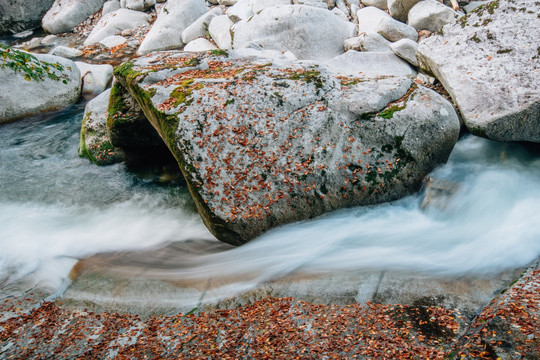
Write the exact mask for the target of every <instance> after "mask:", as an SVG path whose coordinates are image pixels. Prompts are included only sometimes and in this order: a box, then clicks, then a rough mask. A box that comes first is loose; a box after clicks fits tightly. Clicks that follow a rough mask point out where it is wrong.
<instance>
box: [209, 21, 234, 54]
mask: <svg viewBox="0 0 540 360" xmlns="http://www.w3.org/2000/svg"><path fill="white" fill-rule="evenodd" d="M232 25H233V22H232V21H231V20H230V19H229V17H228V16H227V15H220V16H216V17H214V18H213V19H212V20H211V21H210V25H208V32H209V33H210V36H211V37H212V39H213V40H214V42H215V43H216V45H217V46H218V47H219V48H220V49H223V50H228V49H230V48H231V46H232V39H231V26H232Z"/></svg>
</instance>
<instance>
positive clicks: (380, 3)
mask: <svg viewBox="0 0 540 360" xmlns="http://www.w3.org/2000/svg"><path fill="white" fill-rule="evenodd" d="M362 4H364V6H375V7H376V8H379V9H381V10H386V9H388V2H387V1H386V0H362Z"/></svg>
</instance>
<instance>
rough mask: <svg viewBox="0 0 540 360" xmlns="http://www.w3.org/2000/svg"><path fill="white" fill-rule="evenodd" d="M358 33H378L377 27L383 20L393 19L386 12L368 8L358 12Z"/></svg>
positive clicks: (372, 7)
mask: <svg viewBox="0 0 540 360" xmlns="http://www.w3.org/2000/svg"><path fill="white" fill-rule="evenodd" d="M356 16H357V18H358V33H359V34H361V33H364V32H377V25H378V24H379V22H380V21H381V20H382V19H387V18H388V19H391V17H390V15H388V14H387V13H386V12H385V11H383V10H381V9H379V8H376V7H374V6H368V7H365V8H362V9H360V10H358V12H357V13H356Z"/></svg>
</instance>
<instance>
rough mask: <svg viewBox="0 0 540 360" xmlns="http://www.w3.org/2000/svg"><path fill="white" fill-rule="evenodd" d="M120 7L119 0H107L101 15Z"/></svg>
mask: <svg viewBox="0 0 540 360" xmlns="http://www.w3.org/2000/svg"><path fill="white" fill-rule="evenodd" d="M120 8H121V6H120V1H119V0H109V1H107V2H105V4H103V8H102V9H101V15H102V16H103V15H107V14H108V13H112V12H115V11H116V10H118V9H120Z"/></svg>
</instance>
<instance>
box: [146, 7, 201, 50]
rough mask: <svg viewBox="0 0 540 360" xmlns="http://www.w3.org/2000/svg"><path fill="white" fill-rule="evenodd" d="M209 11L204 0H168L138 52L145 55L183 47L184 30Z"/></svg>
mask: <svg viewBox="0 0 540 360" xmlns="http://www.w3.org/2000/svg"><path fill="white" fill-rule="evenodd" d="M207 12H208V8H207V7H206V4H205V1H204V0H169V1H167V4H166V5H165V7H164V8H163V10H162V11H161V12H160V13H159V15H158V17H157V20H156V22H155V23H154V25H153V26H152V28H151V29H150V31H149V32H148V34H146V37H145V38H144V40H143V42H142V43H141V46H140V47H139V49H138V50H137V54H138V55H145V54H148V53H150V52H152V51H156V50H170V49H178V48H181V47H182V46H184V42H183V41H182V37H181V35H182V32H183V31H184V30H185V29H186V28H187V27H188V26H189V25H191V24H192V23H193V22H195V21H196V20H197V19H198V18H199V17H201V16H202V15H204V14H206V13H207Z"/></svg>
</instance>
